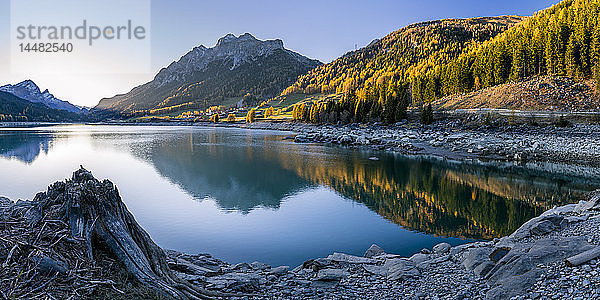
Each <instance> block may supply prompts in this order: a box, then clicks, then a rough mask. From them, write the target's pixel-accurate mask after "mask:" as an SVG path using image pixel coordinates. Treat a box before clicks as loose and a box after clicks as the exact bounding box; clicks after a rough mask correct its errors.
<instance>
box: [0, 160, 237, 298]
mask: <svg viewBox="0 0 600 300" xmlns="http://www.w3.org/2000/svg"><path fill="white" fill-rule="evenodd" d="M0 241H1V242H2V243H0V244H1V245H2V246H0V264H2V268H1V269H0V271H1V272H0V279H2V283H0V290H3V293H2V294H0V297H2V298H8V297H11V296H13V297H32V296H34V295H36V297H43V294H41V293H40V291H43V290H44V289H45V287H47V286H53V281H55V280H59V279H57V276H59V277H60V280H61V281H62V282H63V283H64V282H70V283H68V284H70V285H71V287H73V290H74V294H72V295H71V296H74V297H79V296H81V295H82V294H80V292H81V291H82V290H83V291H85V290H86V289H90V288H92V287H93V288H95V287H97V286H102V285H108V286H111V287H112V288H113V289H114V290H115V292H117V293H123V292H122V291H120V290H119V289H117V288H116V287H115V282H114V281H112V280H107V279H98V277H102V276H104V277H106V276H107V274H102V268H106V266H107V263H110V265H111V266H113V265H115V263H116V264H118V266H122V268H124V269H125V270H126V271H127V273H128V274H129V275H130V276H131V277H133V278H134V279H135V280H136V281H137V282H138V283H140V284H141V285H143V286H145V287H147V288H149V289H151V290H152V291H154V292H155V293H156V294H157V295H160V296H162V297H165V298H170V299H216V298H221V297H226V296H229V295H227V294H222V293H216V292H213V291H208V290H205V289H203V288H200V287H198V286H195V285H193V284H191V283H189V282H188V281H186V280H183V279H181V278H179V277H177V276H176V275H175V274H174V273H173V272H172V271H171V269H170V268H169V265H168V263H167V256H166V254H165V252H164V251H163V250H162V249H161V248H160V247H159V246H157V245H156V244H155V243H154V242H153V241H152V239H151V238H150V236H149V235H148V233H146V231H145V230H144V229H143V228H142V227H141V226H140V225H139V224H138V223H137V222H136V221H135V218H134V217H133V215H132V214H131V213H130V212H129V211H128V210H127V208H126V207H125V204H124V203H123V201H122V200H121V197H120V196H119V192H118V190H117V188H116V187H115V186H114V185H113V184H112V182H110V181H109V180H104V181H102V182H100V181H98V180H97V179H95V178H94V177H93V176H92V173H91V172H89V171H87V170H85V169H84V168H83V167H81V169H79V170H77V171H75V172H74V173H73V177H72V179H71V180H66V181H64V182H57V183H55V184H53V185H51V186H50V187H48V191H47V192H45V193H39V194H37V195H36V197H35V199H34V200H33V201H31V202H25V201H20V202H18V203H16V204H13V203H11V202H10V201H8V200H7V199H0ZM48 273H50V274H48ZM44 274H46V276H45V277H44V278H47V281H41V280H39V275H44ZM22 280H28V281H30V282H22ZM34 281H38V282H34ZM75 283H77V284H75ZM57 286H60V285H57ZM19 289H20V290H19ZM78 289H79V290H78ZM6 291H8V292H9V293H10V296H9V295H5V294H6ZM78 291H79V292H78ZM83 294H85V293H83ZM62 295H68V293H65V294H62ZM236 296H239V295H236Z"/></svg>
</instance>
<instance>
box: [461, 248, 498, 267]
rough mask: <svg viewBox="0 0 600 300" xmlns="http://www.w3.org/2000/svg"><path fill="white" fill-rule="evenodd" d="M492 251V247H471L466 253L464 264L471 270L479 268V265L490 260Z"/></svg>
mask: <svg viewBox="0 0 600 300" xmlns="http://www.w3.org/2000/svg"><path fill="white" fill-rule="evenodd" d="M490 253H491V249H490V248H487V247H486V248H484V247H481V248H475V249H471V250H468V251H467V252H465V255H464V260H463V263H462V264H463V266H464V267H465V268H466V269H467V270H469V271H473V270H474V269H475V268H477V267H478V266H479V265H481V264H482V263H484V262H487V261H490V258H489V255H490Z"/></svg>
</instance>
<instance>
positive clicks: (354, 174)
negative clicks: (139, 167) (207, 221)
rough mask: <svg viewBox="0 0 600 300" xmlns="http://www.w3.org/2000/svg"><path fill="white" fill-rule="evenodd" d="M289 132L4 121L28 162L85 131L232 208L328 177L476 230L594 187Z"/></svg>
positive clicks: (431, 218)
mask: <svg viewBox="0 0 600 300" xmlns="http://www.w3.org/2000/svg"><path fill="white" fill-rule="evenodd" d="M90 128H91V129H90ZM284 135H285V134H284V133H278V132H260V131H246V130H239V129H211V128H200V129H198V128H185V127H184V128H172V129H166V128H161V129H160V130H155V129H148V128H144V127H135V126H134V127H114V126H113V127H110V126H109V127H93V126H88V127H75V129H72V128H70V127H66V129H65V127H63V128H59V129H56V128H55V129H53V128H51V127H50V128H41V129H40V128H38V129H28V130H0V157H3V158H5V159H18V160H21V161H23V162H25V163H28V164H29V163H32V162H33V161H35V160H36V157H38V155H40V154H41V153H46V154H47V153H48V152H49V151H51V150H49V149H50V148H51V145H52V144H53V143H55V142H56V143H58V141H60V142H68V141H69V140H70V139H81V138H85V139H89V143H91V145H92V146H93V147H94V148H95V149H98V151H102V149H112V150H116V151H119V152H125V153H129V154H131V155H133V156H134V157H137V158H138V159H141V160H142V161H145V162H147V163H149V164H151V165H152V166H153V167H154V168H155V169H156V171H157V172H158V173H159V174H160V175H161V176H163V177H164V178H166V179H168V180H169V181H170V182H172V183H174V184H176V185H177V186H179V187H181V188H182V189H184V190H185V191H186V192H187V193H189V194H190V195H192V196H193V198H194V199H196V200H198V201H203V200H204V199H212V200H214V201H215V203H217V205H218V206H219V207H220V208H221V209H223V210H225V211H232V212H240V213H242V214H248V213H250V212H251V211H253V210H254V209H256V208H268V209H275V210H276V209H278V208H279V207H280V205H281V203H282V200H283V199H285V198H286V197H288V196H290V195H293V194H295V193H299V192H301V191H303V190H306V189H309V188H317V187H319V186H325V187H328V188H330V189H332V190H334V191H336V192H337V193H338V194H339V195H341V196H342V197H344V198H346V199H349V200H351V201H355V202H357V203H361V204H364V205H365V206H366V207H368V208H369V209H370V210H372V211H373V212H376V213H377V214H379V215H380V216H382V217H383V218H385V219H387V220H389V221H391V222H393V223H395V224H398V225H401V226H403V227H405V228H407V229H411V230H415V231H419V232H424V233H430V234H435V235H439V236H449V237H461V238H472V239H490V238H494V237H498V236H503V235H506V234H509V233H510V232H512V231H514V230H515V229H516V228H518V227H519V226H520V225H521V224H522V223H524V222H525V221H527V220H528V219H530V218H532V217H534V216H536V215H539V214H540V213H542V212H543V211H545V210H546V209H548V208H551V207H552V206H554V205H560V204H564V203H568V202H576V201H578V200H579V199H582V198H583V197H584V196H585V193H586V192H588V191H591V190H593V186H592V185H591V184H590V183H589V178H588V181H587V183H582V182H579V181H578V179H577V178H571V179H570V180H565V179H564V178H563V179H562V180H557V179H556V178H555V177H554V176H546V175H536V172H533V171H528V170H527V169H526V168H516V169H513V170H509V171H507V170H501V169H498V168H496V167H491V166H481V165H477V164H470V163H455V162H446V161H440V160H432V159H424V158H422V159H419V158H407V157H403V156H399V155H394V154H390V153H385V152H376V151H365V150H357V149H347V148H341V147H334V146H324V145H305V144H295V143H293V142H290V141H282V137H283V136H284ZM55 139H56V140H57V141H53V140H55ZM370 156H377V157H378V158H379V160H378V161H372V160H369V159H368V157H370ZM594 180H596V179H592V181H594Z"/></svg>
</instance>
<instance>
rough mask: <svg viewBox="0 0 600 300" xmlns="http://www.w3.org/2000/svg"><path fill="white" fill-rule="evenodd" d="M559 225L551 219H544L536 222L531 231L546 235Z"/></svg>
mask: <svg viewBox="0 0 600 300" xmlns="http://www.w3.org/2000/svg"><path fill="white" fill-rule="evenodd" d="M556 228H557V226H556V225H554V223H552V221H550V220H543V221H541V222H539V223H536V224H534V225H533V226H532V227H531V229H529V231H530V232H531V234H532V235H545V234H548V233H550V232H552V231H553V230H554V229H556Z"/></svg>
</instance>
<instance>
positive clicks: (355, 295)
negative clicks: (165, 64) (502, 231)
mask: <svg viewBox="0 0 600 300" xmlns="http://www.w3.org/2000/svg"><path fill="white" fill-rule="evenodd" d="M111 207H116V208H117V215H119V216H122V217H123V218H125V220H126V222H125V223H124V224H121V223H120V221H119V220H120V218H121V217H119V218H116V217H115V216H114V215H113V214H110V215H104V214H103V213H101V212H99V211H98V210H99V209H110V208H111ZM84 208H85V211H90V212H94V213H95V214H96V215H97V217H95V218H94V220H93V221H90V222H87V221H86V222H84V223H83V224H85V226H91V227H87V228H90V229H86V230H83V231H80V228H79V227H78V226H80V225H81V224H82V223H80V222H79V221H78V220H84V219H85V218H84V219H82V217H83V216H85V214H83V213H82V211H83V209H84ZM90 208H92V209H90ZM65 214H67V215H69V214H71V215H72V216H75V217H76V218H75V219H73V217H68V216H65ZM103 218H108V220H110V221H107V220H103ZM96 224H101V225H98V226H100V227H95V226H96ZM599 228H600V193H596V194H594V195H592V196H591V197H590V200H589V201H581V202H580V203H578V204H570V205H566V206H562V207H555V208H553V209H551V210H548V211H546V212H545V213H543V214H542V215H541V216H539V217H536V218H534V219H531V220H530V221H528V222H527V223H525V224H524V225H522V226H521V227H520V228H519V229H518V230H516V231H515V232H514V233H513V234H511V235H510V236H507V237H503V238H500V239H495V240H493V241H487V242H475V243H469V244H464V245H460V246H456V247H451V246H450V245H449V244H445V243H442V244H438V245H436V246H434V247H433V248H432V249H423V250H421V251H420V252H419V253H416V254H414V255H412V256H411V257H400V256H398V255H394V254H391V253H386V252H385V250H384V249H381V248H380V247H378V246H377V245H373V246H371V247H370V248H369V249H367V250H366V252H365V254H364V256H362V257H358V256H352V255H348V254H343V253H332V254H331V255H329V256H328V257H324V258H314V259H309V260H307V261H305V262H304V263H303V264H302V265H300V266H269V265H267V264H264V263H261V262H252V263H239V264H235V265H232V264H228V263H226V262H223V261H220V260H218V259H215V258H213V257H212V256H211V255H210V254H185V253H180V252H177V251H170V250H167V251H163V250H161V249H160V248H158V246H156V245H155V244H154V243H153V242H152V241H151V240H150V239H149V237H148V236H147V234H146V233H145V232H144V231H143V229H141V227H139V225H138V224H137V223H136V222H135V220H134V219H133V218H132V216H131V215H130V214H129V212H128V211H127V210H126V208H125V206H124V205H123V203H122V202H121V199H120V197H119V196H118V192H117V190H116V188H115V187H114V186H113V185H112V183H111V182H110V181H108V180H105V181H102V182H100V181H98V180H96V179H95V178H93V177H92V175H91V173H90V172H88V171H86V170H84V169H81V170H78V171H76V172H75V173H74V175H73V178H72V179H70V180H67V181H64V182H57V183H55V184H53V185H51V186H50V187H49V188H48V190H47V191H46V192H44V193H39V194H38V195H36V198H35V199H34V200H33V201H19V202H17V203H14V202H12V201H10V200H8V199H6V198H0V240H1V241H2V243H0V263H1V264H0V298H3V299H13V298H45V299H53V298H74V299H80V298H86V299H87V298H114V299H141V298H148V297H150V298H159V299H163V298H166V299H168V298H176V299H201V298H212V299H220V298H231V299H315V298H318V299H566V298H569V299H592V298H600V276H599V273H600V262H599V261H598V258H599V257H600V230H598V229H599ZM93 231H95V232H96V233H95V234H93V235H90V236H89V237H90V239H87V238H81V237H79V235H78V232H79V234H81V232H84V233H85V232H93ZM117 236H120V237H119V238H116V237H117ZM84 237H85V236H84ZM128 243H130V244H128ZM88 251H89V252H88ZM135 257H137V258H135ZM162 257H164V258H162ZM154 261H155V262H156V264H153V262H154ZM143 264H148V265H149V266H148V268H145V267H143ZM139 270H142V273H139V274H138V273H137V272H138V271H139ZM140 274H141V277H140ZM149 277H150V278H154V279H152V281H147V280H145V279H147V278H149ZM157 282H158V283H161V282H162V283H161V284H159V285H153V284H155V283H157ZM192 288H193V289H192ZM191 290H195V291H199V293H200V294H190V293H189V292H188V291H191ZM165 291H169V292H172V293H171V294H169V293H165ZM174 291H175V292H174ZM177 291H181V293H179V292H177ZM194 295H196V296H194Z"/></svg>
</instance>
